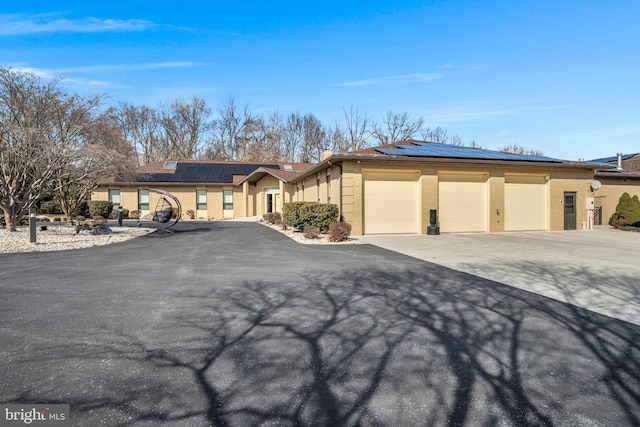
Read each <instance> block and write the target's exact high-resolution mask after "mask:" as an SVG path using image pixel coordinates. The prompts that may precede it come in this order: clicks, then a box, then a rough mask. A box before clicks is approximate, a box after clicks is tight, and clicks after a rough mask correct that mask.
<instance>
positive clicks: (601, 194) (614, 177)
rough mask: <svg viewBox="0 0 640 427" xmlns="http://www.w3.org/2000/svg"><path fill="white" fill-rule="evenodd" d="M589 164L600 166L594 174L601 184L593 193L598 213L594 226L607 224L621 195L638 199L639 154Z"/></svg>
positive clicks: (617, 156) (639, 180)
mask: <svg viewBox="0 0 640 427" xmlns="http://www.w3.org/2000/svg"><path fill="white" fill-rule="evenodd" d="M590 162H591V163H597V164H599V165H600V167H599V168H598V170H596V172H595V179H596V180H598V181H599V182H600V183H601V186H600V188H599V189H598V190H596V192H595V206H596V210H597V212H599V213H600V216H599V217H598V216H596V224H598V223H599V224H603V223H604V224H607V223H608V222H609V218H611V215H613V214H614V212H615V211H616V206H617V205H618V201H619V200H620V196H622V194H623V193H625V192H626V193H629V195H630V196H632V197H633V196H634V195H637V196H638V197H640V153H633V154H618V155H616V156H613V157H605V158H601V159H594V160H591V161H590ZM598 220H600V222H599V221H598Z"/></svg>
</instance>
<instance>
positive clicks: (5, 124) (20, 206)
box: [0, 68, 101, 231]
mask: <svg viewBox="0 0 640 427" xmlns="http://www.w3.org/2000/svg"><path fill="white" fill-rule="evenodd" d="M100 101H101V98H100V97H93V98H86V99H85V98H82V97H79V96H76V95H68V94H66V93H64V92H62V91H61V90H60V89H59V88H58V87H57V82H55V81H51V82H44V81H42V80H41V79H40V78H38V77H37V76H35V75H33V74H29V73H22V72H16V71H14V70H11V69H8V68H0V209H2V210H3V211H4V217H5V221H6V227H7V229H8V230H9V231H14V230H15V229H16V226H17V225H18V223H19V221H20V219H21V218H22V216H23V215H24V214H25V213H27V212H28V211H29V209H30V208H31V207H33V206H35V205H36V203H37V202H38V201H39V200H40V199H41V198H42V197H43V196H44V195H45V193H47V192H55V191H56V190H58V188H59V186H60V182H61V181H64V180H67V178H70V177H71V174H72V173H71V169H72V168H70V167H69V165H74V164H75V162H77V161H78V158H79V157H78V156H79V153H81V152H82V151H83V150H84V148H85V146H86V142H87V135H88V134H89V133H90V132H91V129H92V126H94V124H95V117H94V111H95V110H96V109H97V108H98V106H99V104H100ZM85 155H88V154H85Z"/></svg>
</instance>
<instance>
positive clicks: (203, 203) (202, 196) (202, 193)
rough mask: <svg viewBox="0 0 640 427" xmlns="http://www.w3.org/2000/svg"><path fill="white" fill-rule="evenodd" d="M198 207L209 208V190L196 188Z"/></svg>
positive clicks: (202, 209) (200, 208) (199, 208)
mask: <svg viewBox="0 0 640 427" xmlns="http://www.w3.org/2000/svg"><path fill="white" fill-rule="evenodd" d="M196 209H197V210H199V211H206V210H207V190H196Z"/></svg>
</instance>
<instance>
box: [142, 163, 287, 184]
mask: <svg viewBox="0 0 640 427" xmlns="http://www.w3.org/2000/svg"><path fill="white" fill-rule="evenodd" d="M260 167H262V168H267V169H276V170H277V169H279V166H278V165H274V164H246V163H228V164H223V163H178V165H177V166H176V169H175V172H174V173H147V174H139V175H137V176H136V181H137V182H219V183H232V182H233V176H234V175H249V174H250V173H251V172H253V171H255V170H256V169H258V168H260Z"/></svg>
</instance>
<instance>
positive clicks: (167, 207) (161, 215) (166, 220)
mask: <svg viewBox="0 0 640 427" xmlns="http://www.w3.org/2000/svg"><path fill="white" fill-rule="evenodd" d="M148 190H149V191H153V192H154V193H157V194H160V196H161V197H160V200H158V203H156V207H155V209H154V211H153V217H152V218H151V219H152V220H153V221H155V222H157V223H159V224H168V225H166V226H164V227H162V228H170V227H173V226H174V225H176V224H177V223H178V221H180V218H181V217H182V205H181V204H180V200H178V198H177V197H176V196H174V195H173V194H171V193H169V192H168V191H165V190H160V189H158V188H149V189H148ZM168 199H171V200H173V202H174V203H173V204H172V203H171V202H170V201H169V200H168ZM174 204H175V207H174ZM174 215H175V217H174ZM172 218H173V221H172V222H171V219H172Z"/></svg>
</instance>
